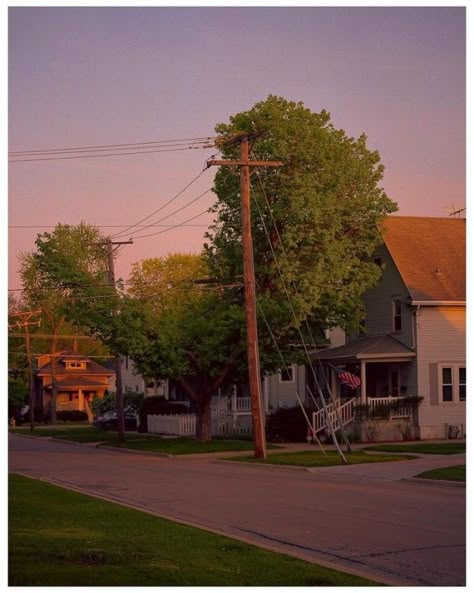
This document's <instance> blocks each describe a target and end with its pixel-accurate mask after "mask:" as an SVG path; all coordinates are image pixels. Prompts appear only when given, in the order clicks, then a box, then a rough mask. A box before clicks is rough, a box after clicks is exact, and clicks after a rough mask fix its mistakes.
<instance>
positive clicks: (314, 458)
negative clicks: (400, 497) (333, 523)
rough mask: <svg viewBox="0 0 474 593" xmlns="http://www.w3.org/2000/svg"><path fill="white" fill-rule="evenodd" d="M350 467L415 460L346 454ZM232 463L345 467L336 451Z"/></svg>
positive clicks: (239, 459) (358, 452)
mask: <svg viewBox="0 0 474 593" xmlns="http://www.w3.org/2000/svg"><path fill="white" fill-rule="evenodd" d="M344 456H345V457H346V459H347V463H348V464H349V465H353V464H357V463H377V462H380V461H384V462H385V461H401V460H404V461H406V460H407V459H415V458H416V456H414V455H410V456H408V455H372V454H366V453H365V452H364V451H354V452H352V453H344ZM228 459H229V460H232V461H244V462H247V463H266V464H269V465H295V466H299V467H326V466H330V465H344V463H343V462H342V461H341V458H340V457H339V455H338V453H337V452H336V451H327V454H326V455H324V454H323V453H321V451H297V452H294V453H293V452H292V453H271V454H270V455H268V457H267V459H266V460H262V459H255V458H254V457H250V456H248V457H247V456H245V457H244V456H242V457H232V458H228Z"/></svg>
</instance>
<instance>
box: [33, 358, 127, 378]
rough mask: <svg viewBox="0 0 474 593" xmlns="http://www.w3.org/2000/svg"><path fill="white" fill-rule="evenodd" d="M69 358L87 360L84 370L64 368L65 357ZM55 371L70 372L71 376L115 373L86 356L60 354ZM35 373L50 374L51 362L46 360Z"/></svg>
mask: <svg viewBox="0 0 474 593" xmlns="http://www.w3.org/2000/svg"><path fill="white" fill-rule="evenodd" d="M71 358H72V359H74V360H86V361H87V368H86V370H84V369H67V370H64V366H65V365H64V362H65V359H68V360H71ZM61 365H63V368H61ZM56 372H57V373H61V374H64V373H67V374H68V375H69V374H70V375H71V376H76V375H77V376H84V375H107V376H108V377H112V375H115V372H114V371H111V370H110V369H107V368H105V367H103V366H102V365H101V364H99V363H97V362H95V360H90V359H88V358H84V357H80V356H78V357H71V356H61V357H60V358H58V368H57V371H56ZM37 374H38V376H42V375H50V374H51V363H50V362H48V363H47V364H45V365H44V366H42V367H41V368H39V369H38V372H37Z"/></svg>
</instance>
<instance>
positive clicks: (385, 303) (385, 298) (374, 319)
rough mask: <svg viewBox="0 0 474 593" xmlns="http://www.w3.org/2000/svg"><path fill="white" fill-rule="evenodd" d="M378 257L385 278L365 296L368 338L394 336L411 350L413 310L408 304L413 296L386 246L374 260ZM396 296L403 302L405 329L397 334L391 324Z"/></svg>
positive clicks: (380, 249)
mask: <svg viewBox="0 0 474 593" xmlns="http://www.w3.org/2000/svg"><path fill="white" fill-rule="evenodd" d="M376 257H380V258H381V260H382V267H383V272H382V274H383V276H382V278H381V279H380V280H379V282H378V284H377V285H376V286H374V287H373V288H371V289H370V290H368V291H367V292H366V293H365V295H364V303H365V310H366V320H365V327H366V333H367V336H369V337H370V336H384V335H387V334H392V335H393V337H394V338H395V339H397V340H398V341H399V342H401V343H402V344H405V346H408V347H409V348H412V347H413V328H412V323H413V322H412V311H411V308H410V307H409V305H408V304H407V299H408V297H409V296H410V295H409V293H408V290H407V288H406V286H405V284H404V282H403V280H402V277H401V276H400V273H399V271H398V269H397V268H396V266H395V264H394V262H393V259H392V256H391V255H390V253H389V252H388V250H387V248H386V247H385V245H383V246H381V247H380V248H379V249H378V250H377V252H376V253H375V255H374V259H375V258H376ZM395 297H399V298H401V300H402V330H401V331H400V332H396V333H394V332H393V325H392V320H393V318H392V302H393V299H394V298H395Z"/></svg>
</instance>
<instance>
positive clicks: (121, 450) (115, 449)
mask: <svg viewBox="0 0 474 593" xmlns="http://www.w3.org/2000/svg"><path fill="white" fill-rule="evenodd" d="M95 446H96V448H97V449H107V450H108V451H113V452H114V453H133V454H134V455H154V456H155V457H168V458H176V457H178V456H177V455H171V453H160V452H159V451H140V450H139V449H127V448H125V447H114V446H113V445H107V444H102V443H97V444H96V445H95ZM179 457H183V455H180V456H179Z"/></svg>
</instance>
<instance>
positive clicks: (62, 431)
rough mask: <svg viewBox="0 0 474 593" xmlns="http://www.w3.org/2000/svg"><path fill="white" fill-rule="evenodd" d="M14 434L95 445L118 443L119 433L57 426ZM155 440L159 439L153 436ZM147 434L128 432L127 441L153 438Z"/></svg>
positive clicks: (85, 427) (25, 429)
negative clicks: (106, 442) (108, 442)
mask: <svg viewBox="0 0 474 593" xmlns="http://www.w3.org/2000/svg"><path fill="white" fill-rule="evenodd" d="M12 432H14V433H18V434H26V435H32V436H35V437H43V438H44V437H54V438H57V439H64V440H66V441H75V442H78V443H93V442H101V441H104V442H105V441H116V440H117V438H118V437H117V432H115V431H112V430H101V429H100V428H95V427H93V426H90V425H87V426H68V427H64V425H56V426H45V427H42V426H38V427H36V428H35V429H34V430H33V432H30V429H29V428H15V429H13V430H12ZM153 437H154V438H158V437H157V436H156V435H153ZM153 437H151V436H149V435H147V434H140V433H134V432H127V433H126V434H125V438H126V439H127V440H133V439H146V438H153Z"/></svg>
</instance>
